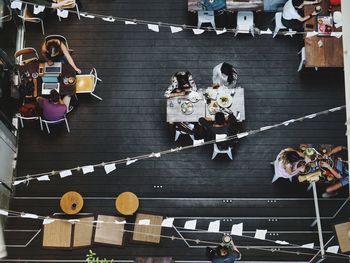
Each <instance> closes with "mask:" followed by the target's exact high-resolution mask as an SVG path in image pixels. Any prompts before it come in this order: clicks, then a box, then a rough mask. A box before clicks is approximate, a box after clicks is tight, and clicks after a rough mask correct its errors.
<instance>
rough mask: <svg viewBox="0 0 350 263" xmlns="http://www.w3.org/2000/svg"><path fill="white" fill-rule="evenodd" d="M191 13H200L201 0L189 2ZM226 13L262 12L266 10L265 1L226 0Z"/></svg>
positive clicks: (190, 0)
mask: <svg viewBox="0 0 350 263" xmlns="http://www.w3.org/2000/svg"><path fill="white" fill-rule="evenodd" d="M187 6H188V11H189V12H198V11H200V10H203V9H202V6H201V5H200V0H188V3H187ZM225 10H226V11H229V12H235V11H262V10H264V0H226V9H225Z"/></svg>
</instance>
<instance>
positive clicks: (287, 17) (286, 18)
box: [282, 0, 321, 30]
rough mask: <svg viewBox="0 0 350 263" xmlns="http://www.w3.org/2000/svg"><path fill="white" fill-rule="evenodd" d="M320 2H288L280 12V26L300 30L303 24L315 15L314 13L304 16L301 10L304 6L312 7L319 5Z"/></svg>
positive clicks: (300, 0)
mask: <svg viewBox="0 0 350 263" xmlns="http://www.w3.org/2000/svg"><path fill="white" fill-rule="evenodd" d="M320 2H321V0H315V1H303V0H288V1H287V3H286V4H285V5H284V7H283V12H282V24H283V25H284V26H285V27H287V28H291V29H294V30H300V29H302V26H303V22H305V21H306V20H308V19H310V18H311V17H312V16H315V15H317V14H318V13H317V12H316V11H314V12H312V14H311V15H307V16H304V15H303V13H302V9H303V7H304V6H306V5H314V4H318V3H320Z"/></svg>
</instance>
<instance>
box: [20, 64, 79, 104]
mask: <svg viewBox="0 0 350 263" xmlns="http://www.w3.org/2000/svg"><path fill="white" fill-rule="evenodd" d="M43 67H44V63H40V62H39V61H32V62H30V63H28V64H25V65H20V66H18V71H19V74H20V78H21V80H22V81H24V79H25V78H26V79H29V78H32V79H33V83H34V92H33V97H37V96H41V85H42V79H41V77H42V76H43V74H40V73H39V68H43ZM35 75H38V77H37V78H33V76H35ZM75 76H76V72H75V70H74V69H73V68H72V66H71V65H69V64H67V63H62V73H61V74H60V76H59V77H58V81H59V83H60V91H59V93H60V95H61V96H65V95H70V96H72V95H74V94H75V90H76V88H75V83H72V84H69V83H64V81H63V79H64V78H70V77H73V78H75Z"/></svg>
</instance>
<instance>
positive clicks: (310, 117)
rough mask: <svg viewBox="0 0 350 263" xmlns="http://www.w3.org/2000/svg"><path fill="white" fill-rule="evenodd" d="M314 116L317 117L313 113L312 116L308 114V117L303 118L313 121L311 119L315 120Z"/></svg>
mask: <svg viewBox="0 0 350 263" xmlns="http://www.w3.org/2000/svg"><path fill="white" fill-rule="evenodd" d="M316 116H317V114H316V113H314V114H310V115H307V116H305V118H307V119H313V118H315V117H316Z"/></svg>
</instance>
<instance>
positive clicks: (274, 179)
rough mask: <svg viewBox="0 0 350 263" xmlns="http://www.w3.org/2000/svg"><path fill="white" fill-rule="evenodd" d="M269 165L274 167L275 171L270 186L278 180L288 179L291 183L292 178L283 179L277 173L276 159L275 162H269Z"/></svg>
mask: <svg viewBox="0 0 350 263" xmlns="http://www.w3.org/2000/svg"><path fill="white" fill-rule="evenodd" d="M270 164H272V165H273V166H274V170H275V175H274V176H273V178H272V181H271V183H272V184H273V183H274V182H275V181H277V179H278V178H284V179H289V181H290V182H292V181H293V176H290V177H285V176H283V175H281V174H279V173H278V167H277V166H278V158H277V159H276V160H275V161H273V162H271V163H270Z"/></svg>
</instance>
